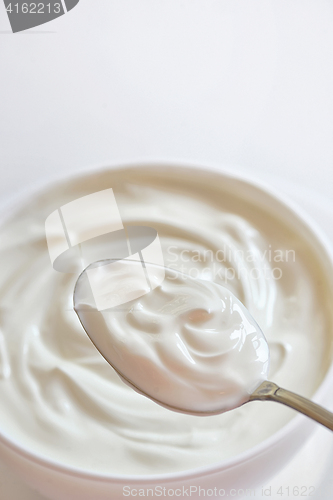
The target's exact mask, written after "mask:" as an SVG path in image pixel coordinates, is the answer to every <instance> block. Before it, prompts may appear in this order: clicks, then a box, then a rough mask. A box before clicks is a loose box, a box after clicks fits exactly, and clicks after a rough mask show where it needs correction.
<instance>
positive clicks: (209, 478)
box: [0, 164, 333, 500]
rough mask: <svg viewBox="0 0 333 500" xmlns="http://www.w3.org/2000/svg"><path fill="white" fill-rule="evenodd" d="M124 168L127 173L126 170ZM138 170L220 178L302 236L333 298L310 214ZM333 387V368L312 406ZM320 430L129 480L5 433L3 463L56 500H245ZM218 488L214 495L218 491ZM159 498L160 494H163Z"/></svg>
mask: <svg viewBox="0 0 333 500" xmlns="http://www.w3.org/2000/svg"><path fill="white" fill-rule="evenodd" d="M120 168H126V166H123V167H120ZM131 168H133V165H131ZM137 168H158V169H168V170H169V171H171V170H172V169H177V173H178V174H179V172H180V171H182V172H183V173H184V175H198V176H205V177H207V175H209V176H211V177H212V178H214V177H215V178H216V183H221V182H222V181H223V185H224V189H225V187H226V186H228V187H230V190H232V191H234V190H235V189H237V192H238V194H240V195H242V196H244V197H245V198H247V199H248V200H252V201H253V202H255V203H256V205H259V206H261V207H262V208H263V209H265V208H267V207H269V210H270V211H271V212H276V213H278V214H279V217H280V218H281V219H283V220H285V221H286V222H287V224H288V225H289V227H291V228H293V229H294V230H295V232H297V233H299V234H301V235H302V237H303V238H305V239H306V240H307V241H308V243H309V245H310V246H312V247H313V248H314V250H315V252H316V254H317V256H318V260H319V261H320V262H321V264H322V266H323V268H325V270H326V277H327V281H328V285H329V287H330V290H331V293H332V297H333V253H332V249H331V247H330V244H329V242H328V240H327V239H326V237H325V235H323V234H322V233H321V232H320V230H319V228H318V227H317V226H316V225H315V224H314V223H313V222H311V221H310V220H309V217H308V215H307V214H304V213H303V212H302V211H301V210H300V209H299V208H297V207H296V206H295V205H294V204H293V203H291V202H290V201H286V200H285V199H283V197H281V196H280V195H279V194H277V193H274V192H273V190H272V189H271V188H268V187H267V186H264V185H262V184H261V183H258V182H257V181H253V180H251V179H246V178H245V177H244V176H240V175H238V176H235V175H232V174H230V173H228V172H222V171H221V170H220V169H217V168H209V169H208V168H206V167H205V168H203V167H198V166H193V165H191V166H186V165H166V164H154V165H148V166H147V165H137ZM25 203H26V201H25ZM7 213H8V212H7ZM332 387H333V366H332V364H331V366H330V368H329V370H328V372H327V374H326V376H325V378H324V380H323V382H322V383H321V385H320V387H319V388H318V390H317V392H316V394H315V395H314V397H313V400H314V401H316V402H318V403H320V404H322V405H324V406H325V397H326V396H327V395H328V393H329V391H330V390H332ZM262 404H265V403H262ZM316 425H318V424H316V423H314V422H312V421H311V420H310V419H308V418H306V417H304V416H302V415H296V416H295V418H293V419H292V420H291V421H290V422H289V423H288V424H286V425H285V426H284V427H283V428H281V429H280V430H279V431H278V432H276V433H275V434H273V435H272V436H271V437H269V438H268V439H266V440H265V441H263V442H261V443H260V444H258V445H257V446H255V447H253V448H251V449H250V450H248V451H246V452H244V453H242V454H240V455H238V456H236V457H233V458H231V459H228V460H224V461H221V462H219V463H216V464H214V465H210V466H207V467H201V468H196V469H192V470H188V471H185V472H178V473H174V474H159V475H145V476H129V475H113V474H109V475H105V474H98V473H87V472H85V471H82V470H80V469H76V468H74V467H69V466H64V465H62V464H60V463H55V462H53V461H52V460H46V459H44V458H41V457H39V456H38V455H37V454H34V453H33V452H32V451H30V450H27V449H24V448H23V447H21V446H20V445H19V444H17V443H15V442H14V440H11V439H9V438H8V437H6V436H5V435H4V434H3V433H2V432H1V429H0V452H1V456H2V457H3V459H4V460H5V461H6V462H7V463H8V464H9V465H10V466H11V467H12V468H13V470H15V471H16V472H17V473H18V474H19V475H20V476H22V478H24V479H25V481H26V482H27V483H28V484H30V485H31V486H33V487H34V488H35V489H36V490H38V491H39V492H41V493H42V494H44V495H45V496H46V497H47V498H50V499H54V500H60V499H61V500H76V499H77V500H110V499H111V498H112V499H118V498H119V499H120V498H123V497H126V496H130V497H132V496H135V493H137V495H138V493H139V492H138V490H139V489H140V488H143V489H145V490H146V489H148V488H152V489H154V488H157V490H156V495H155V496H156V498H158V497H159V496H179V497H187V495H188V496H191V498H200V497H199V493H198V491H199V487H201V488H204V489H205V490H206V491H207V490H212V492H213V494H212V496H213V497H214V498H219V496H220V497H223V496H229V497H230V496H234V497H236V496H237V495H238V496H242V492H243V491H244V496H245V491H246V489H253V488H255V487H257V486H261V485H262V484H264V483H265V482H266V481H267V480H268V479H269V478H270V477H272V476H273V475H274V474H276V473H277V472H278V471H279V470H281V469H282V468H283V467H284V465H286V463H287V462H288V461H289V460H290V459H291V458H292V457H293V455H294V454H295V453H296V452H297V451H298V450H300V448H301V447H302V445H303V444H304V443H305V441H306V440H307V438H308V437H309V435H310V434H311V432H312V431H313V430H314V428H315V426H316ZM0 426H1V421H0ZM222 445H223V444H222V443H221V446H222ZM87 453H89V450H87ZM124 488H125V489H124ZM163 488H166V490H163ZM196 488H197V490H196ZM215 488H216V490H214V489H215ZM132 490H133V491H132ZM169 490H170V491H169ZM219 490H220V492H219ZM160 492H162V494H159V493H160ZM164 492H165V494H164ZM172 493H173V494H172ZM186 493H187V494H186ZM219 493H220V494H219ZM150 496H152V495H150Z"/></svg>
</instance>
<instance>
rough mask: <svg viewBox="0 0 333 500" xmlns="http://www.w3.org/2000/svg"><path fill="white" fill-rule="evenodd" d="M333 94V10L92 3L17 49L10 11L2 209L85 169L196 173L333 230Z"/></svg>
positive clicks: (193, 2) (23, 39)
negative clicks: (187, 169)
mask: <svg viewBox="0 0 333 500" xmlns="http://www.w3.org/2000/svg"><path fill="white" fill-rule="evenodd" d="M332 89H333V3H332V1H331V0H326V1H325V0H279V1H277V0H164V1H162V0H81V1H80V2H79V4H78V5H77V7H75V8H74V9H73V10H72V11H70V12H69V13H68V14H66V15H65V16H63V17H61V18H59V19H57V20H55V21H52V22H50V23H48V24H45V25H43V26H40V27H37V28H34V29H32V30H29V31H27V32H22V33H17V34H15V35H13V34H12V33H11V31H10V25H9V21H8V19H7V17H6V12H5V9H4V6H3V5H2V2H1V3H0V201H3V200H5V199H6V198H7V197H9V196H11V195H13V194H17V193H20V192H22V191H24V190H26V189H28V188H29V187H30V186H31V185H35V183H36V182H38V183H39V182H41V181H45V180H47V179H48V178H51V177H54V176H59V175H61V174H63V173H68V172H71V171H73V172H74V171H78V170H80V169H82V168H89V167H94V166H101V165H107V164H116V163H117V162H128V161H142V160H177V161H179V160H185V161H187V162H191V161H194V162H195V163H202V164H210V165H211V164H213V165H221V166H227V167H228V168H233V169H235V170H238V171H246V172H247V173H250V174H252V175H254V176H256V177H258V178H260V179H263V180H266V181H269V182H271V183H273V184H275V185H278V186H282V185H284V186H286V185H288V189H287V190H288V191H289V193H290V194H291V195H293V194H295V197H296V198H297V196H298V197H300V196H301V197H302V200H303V205H304V206H305V207H306V205H307V200H308V201H309V204H310V201H311V203H312V204H318V203H319V202H320V203H321V204H324V205H325V207H326V208H325V210H326V217H327V221H326V228H328V226H329V224H328V221H329V220H330V219H329V215H328V216H327V213H328V212H329V210H330V207H331V204H330V203H331V202H330V198H331V199H332V180H333V91H332ZM330 213H332V212H330ZM320 222H321V221H320V220H319V223H320ZM327 436H329V435H328V434H327ZM307 463H309V462H307ZM3 481H5V482H6V481H7V483H8V484H7V483H6V484H7V486H6V487H8V492H7V493H6V500H18V499H19V495H23V497H24V500H30V496H29V493H28V492H26V493H22V492H21V489H22V487H21V486H20V485H16V486H15V485H14V486H13V484H14V483H15V478H14V479H13V478H12V477H11V476H7V479H3ZM9 483H10V484H9ZM3 484H4V483H3ZM4 487H5V486H2V488H4ZM0 488H1V483H0ZM11 488H12V489H11ZM13 488H14V489H13ZM15 488H17V489H16V490H15ZM20 488H21V489H20ZM22 491H23V490H22ZM327 491H328V490H327V489H326V493H327ZM331 491H332V490H331ZM19 492H21V493H19ZM2 493H3V489H2ZM31 495H32V496H31V499H34V500H35V499H37V496H36V495H35V494H31ZM23 497H22V498H23ZM1 498H2V497H1ZM322 498H324V497H322ZM327 498H329V497H327ZM325 500H326V498H325Z"/></svg>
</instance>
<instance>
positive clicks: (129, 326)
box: [74, 261, 269, 414]
mask: <svg viewBox="0 0 333 500" xmlns="http://www.w3.org/2000/svg"><path fill="white" fill-rule="evenodd" d="M140 264H141V263H138V262H132V266H133V267H134V268H135V267H136V266H140ZM111 266H112V268H114V267H115V266H116V267H117V269H116V271H114V274H115V273H116V274H117V280H118V281H119V286H122V287H124V288H126V289H129V288H130V287H131V285H133V278H132V276H131V273H128V262H127V263H124V261H120V262H117V263H114V262H112V263H111ZM108 267H109V266H108V264H107V263H106V265H101V266H100V267H99V271H100V274H101V279H103V277H104V275H105V274H106V273H107V269H108ZM152 268H153V266H150V270H152ZM103 271H104V273H103ZM156 271H157V272H156V274H157V275H158V274H159V268H158V267H157V268H156ZM152 275H153V273H152V272H150V276H151V278H152ZM157 280H158V276H157ZM158 283H159V280H158ZM74 308H75V310H76V312H77V314H78V316H79V318H80V320H81V323H82V325H83V326H84V328H85V330H86V331H87V333H88V335H89V337H90V338H91V340H92V341H93V343H94V344H95V345H96V347H97V348H98V349H99V351H100V352H101V353H102V354H103V356H104V357H105V359H107V361H108V362H109V363H110V364H111V365H112V366H113V367H114V368H115V369H116V370H117V371H118V372H119V373H120V374H121V375H122V377H123V378H125V380H126V381H127V382H129V383H130V385H132V386H134V388H136V389H137V390H139V391H140V392H142V393H143V394H146V395H147V396H149V397H150V398H151V399H153V400H155V401H157V402H159V403H160V404H162V405H164V406H167V407H171V408H172V409H178V410H182V411H184V412H186V413H192V414H195V413H207V414H213V413H220V412H224V411H228V410H231V409H233V408H236V407H238V406H241V405H242V404H243V403H245V402H247V401H248V400H249V397H250V395H251V394H252V392H253V391H254V390H255V389H256V388H257V387H259V385H260V384H261V383H262V382H263V381H264V380H266V379H267V373H268V366H269V350H268V345H267V342H266V340H265V337H264V335H263V333H262V332H261V330H260V328H259V326H258V325H257V324H256V322H255V321H254V319H253V318H252V317H251V315H250V314H249V312H248V311H247V309H246V308H245V307H244V306H243V304H242V303H241V302H240V301H239V300H238V299H237V298H236V297H235V296H234V295H233V294H232V293H231V292H230V291H229V290H228V289H226V288H224V287H222V286H220V285H217V284H216V283H212V282H210V281H203V280H195V279H192V278H190V277H189V276H186V275H183V274H181V273H179V272H175V271H171V270H166V276H165V278H164V280H163V282H162V284H159V285H158V286H157V287H154V289H153V290H152V291H150V292H149V293H147V294H145V295H143V296H141V297H140V298H138V299H134V300H132V301H130V302H127V304H124V305H123V306H122V307H113V308H110V309H106V310H102V311H98V310H97V308H96V304H95V300H94V295H93V293H92V289H91V286H90V283H89V279H88V276H87V273H86V272H84V273H83V274H81V276H80V278H79V280H78V282H77V284H76V288H75V301H74Z"/></svg>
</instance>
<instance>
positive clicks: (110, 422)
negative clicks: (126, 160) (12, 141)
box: [0, 168, 332, 475]
mask: <svg viewBox="0 0 333 500" xmlns="http://www.w3.org/2000/svg"><path fill="white" fill-rule="evenodd" d="M108 187H111V188H112V189H113V191H114V194H115V196H116V199H117V204H118V207H119V211H120V215H121V218H122V220H123V222H124V225H132V226H133V225H134V226H135V225H138V226H150V227H152V228H154V229H156V231H157V232H158V235H159V238H160V241H161V244H162V249H163V255H164V260H165V265H166V267H173V268H175V269H179V270H180V271H181V272H183V273H184V274H187V275H190V276H192V277H193V278H195V279H204V280H206V281H209V282H211V285H209V286H213V283H214V282H215V283H218V284H220V285H222V286H226V287H227V288H228V289H230V291H231V292H232V293H233V294H234V295H235V296H236V297H237V299H239V300H240V301H241V302H242V303H243V304H244V305H245V307H246V308H247V309H248V310H249V312H250V313H251V315H252V316H253V317H254V319H255V320H256V322H257V323H258V324H259V325H260V327H261V328H262V330H263V332H265V337H266V339H267V342H268V344H269V348H270V352H271V362H270V370H269V379H272V378H274V381H275V382H276V383H277V384H278V385H280V386H282V387H286V388H288V389H290V390H292V391H294V392H296V393H299V394H302V395H304V396H306V397H311V396H312V395H313V393H314V391H315V390H316V388H317V387H318V385H319V384H320V382H321V380H322V379H323V376H324V375H325V373H326V371H327V367H328V365H329V363H330V346H331V338H330V334H329V332H330V331H331V326H332V311H331V304H330V293H329V291H328V290H329V288H328V287H329V285H328V281H327V278H326V275H325V270H324V269H323V267H322V264H321V263H320V262H319V259H318V256H317V254H316V253H315V251H314V250H313V249H312V247H311V244H310V243H309V241H308V240H306V239H305V238H304V237H303V236H302V235H301V233H300V232H297V231H296V232H295V228H294V227H292V228H291V227H289V225H288V221H286V222H283V221H281V220H280V219H279V216H278V215H277V214H276V213H275V212H274V213H273V212H271V211H270V208H269V206H268V205H267V206H265V207H262V206H260V205H259V204H258V203H257V200H255V199H253V198H252V199H250V198H247V196H246V193H245V191H244V190H243V191H242V192H240V191H239V190H237V189H238V188H237V185H234V188H232V187H230V184H228V183H226V181H225V178H224V177H221V176H219V175H214V174H212V173H208V172H204V173H202V172H200V171H198V172H196V171H193V170H192V171H190V172H189V171H182V170H179V169H176V168H174V169H172V168H168V169H165V170H163V169H154V168H141V169H134V168H133V169H130V168H129V169H128V168H127V169H119V170H110V171H105V172H96V173H93V174H91V175H89V176H82V177H79V178H75V179H72V180H70V181H67V182H66V183H60V184H59V185H55V186H52V187H50V188H49V189H47V190H45V191H43V192H41V193H40V194H38V195H35V196H34V197H33V198H32V199H31V200H30V201H29V202H28V203H26V204H25V205H24V206H22V208H21V209H20V210H19V211H17V212H16V213H15V214H14V215H13V216H12V217H11V218H10V219H8V220H7V222H5V223H4V224H3V225H2V226H1V228H0V241H1V248H0V397H1V407H2V412H1V416H0V430H1V432H2V433H4V434H5V435H7V436H9V437H10V438H11V439H13V440H15V441H16V442H17V443H19V445H20V446H23V447H25V448H27V449H30V450H32V451H34V452H35V453H38V454H39V455H41V456H44V457H48V458H50V459H52V460H54V461H57V462H59V463H62V464H67V465H69V466H71V467H75V468H81V469H84V470H88V471H93V472H97V473H105V474H138V475H140V474H157V473H169V472H175V471H182V470H187V469H190V468H193V467H200V466H205V465H209V464H212V463H216V462H218V461H220V460H223V459H225V458H228V457H232V456H234V455H236V454H238V453H240V452H242V451H244V450H247V449H249V448H250V447H252V446H254V445H255V444H257V443H259V442H260V441H262V440H264V439H265V438H266V437H268V436H270V435H272V434H273V433H274V432H275V431H277V430H278V429H280V428H281V427H282V426H283V425H285V424H286V423H287V422H288V421H289V420H290V419H291V418H292V417H293V416H294V412H292V410H289V409H288V408H285V407H283V406H282V405H281V406H277V405H270V404H269V403H267V404H265V405H262V404H260V403H256V402H254V403H251V405H250V404H249V405H248V404H246V405H244V406H242V407H240V408H237V409H235V410H233V411H232V412H226V413H224V414H221V415H216V416H212V417H208V418H202V417H199V416H192V415H186V414H181V413H176V412H171V411H169V410H167V409H165V408H163V407H161V406H159V405H157V404H155V403H154V402H152V401H150V400H149V399H148V398H146V397H143V396H142V395H140V394H138V393H136V392H135V391H133V390H132V389H131V388H129V387H127V386H126V385H125V384H124V383H123V382H122V381H121V380H120V379H119V377H118V375H117V374H116V372H115V371H114V370H113V369H112V368H111V367H110V365H109V364H108V363H107V362H106V360H105V359H104V358H103V357H102V356H101V355H100V353H99V352H98V350H97V349H96V348H95V346H94V345H93V344H92V342H91V341H90V339H89V338H88V336H87V335H86V333H85V332H84V331H83V328H82V325H81V324H80V322H79V320H78V317H77V315H76V313H75V311H74V310H73V302H72V301H73V289H74V285H75V282H76V280H77V276H75V275H69V274H68V275H67V274H61V273H57V272H55V271H54V270H53V269H52V267H51V265H50V260H49V255H48V250H47V245H46V241H45V233H44V224H45V220H46V218H47V217H48V216H49V214H50V213H52V212H53V211H54V210H56V209H57V208H58V207H59V206H61V205H63V204H65V203H68V202H70V201H72V200H74V199H77V198H79V197H81V196H85V195H87V194H90V193H93V192H97V191H99V190H102V189H106V188H108ZM238 187H239V186H238ZM239 189H240V187H239ZM289 250H293V252H294V255H295V259H294V258H290V259H288V258H286V256H287V252H288V251H289ZM193 251H195V253H193ZM271 255H272V256H278V255H280V260H279V261H275V260H274V257H272V258H271V257H270V256H271ZM290 255H292V254H290ZM248 256H250V258H248ZM275 267H279V268H280V269H281V271H282V276H281V277H280V278H279V279H275V277H274V272H273V270H274V268H275ZM232 270H234V276H233V272H232ZM145 300H146V299H145ZM147 300H148V296H147ZM149 300H150V299H149ZM145 307H147V308H148V303H146V304H145ZM197 308H198V304H195V309H197ZM200 308H202V304H200ZM205 310H209V309H208V308H206V307H205ZM149 311H152V308H149ZM149 311H148V309H147V311H146V312H147V314H148V313H149ZM118 320H119V318H118ZM143 320H144V316H143V315H140V314H139V312H136V313H135V314H134V315H133V316H132V318H130V317H128V318H127V322H130V321H132V324H133V325H135V330H138V331H139V330H140V321H141V322H142V321H143ZM190 325H192V328H194V329H195V327H194V326H193V323H191V322H190V321H189V322H188V328H189V327H190ZM133 328H134V327H133ZM150 328H151V329H152V330H151V336H152V337H153V336H154V328H155V327H154V323H153V322H152V323H151V324H150ZM185 334H186V335H187V333H185ZM206 347H208V346H206ZM272 406H273V407H272ZM87 450H88V451H87Z"/></svg>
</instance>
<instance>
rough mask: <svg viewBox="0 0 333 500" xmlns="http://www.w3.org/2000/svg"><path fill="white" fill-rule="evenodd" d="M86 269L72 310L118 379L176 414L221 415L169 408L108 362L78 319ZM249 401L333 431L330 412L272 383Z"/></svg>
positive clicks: (102, 263)
mask: <svg viewBox="0 0 333 500" xmlns="http://www.w3.org/2000/svg"><path fill="white" fill-rule="evenodd" d="M113 261H114V260H113V259H108V260H104V261H100V262H97V263H94V264H92V265H91V266H88V268H87V269H89V268H93V267H94V266H96V265H97V266H98V267H102V266H103V265H105V264H108V263H110V262H113ZM135 264H136V265H139V262H137V261H135ZM149 266H150V264H149ZM152 266H154V267H155V268H157V269H159V270H161V269H162V267H161V266H157V265H155V264H152ZM87 269H85V270H84V271H83V272H82V273H81V275H80V276H79V278H78V280H77V282H76V285H75V288H74V293H73V305H74V310H75V312H76V314H77V315H78V318H79V320H80V322H81V324H82V327H83V328H84V330H85V332H86V333H87V335H88V337H89V338H90V340H91V341H92V342H93V344H94V345H95V347H96V348H97V349H98V351H99V352H100V353H101V354H102V356H103V357H104V358H105V359H106V361H107V362H108V363H109V364H110V365H111V366H112V368H113V369H114V370H115V371H116V372H117V373H118V375H119V376H120V378H121V379H122V380H123V381H124V382H125V383H126V384H127V385H129V386H130V387H132V388H133V389H134V390H135V391H136V392H139V393H140V394H142V395H144V396H146V397H148V398H149V399H151V400H153V401H155V402H156V403H158V404H159V405H161V406H164V407H165V408H168V409H170V410H173V411H177V412H180V413H188V414H192V415H198V416H209V415H216V414H219V413H223V410H220V411H214V412H204V411H203V412H198V411H189V410H187V409H184V408H180V407H174V406H170V405H168V404H165V403H164V402H163V401H160V400H157V399H156V398H154V397H152V396H151V395H149V394H148V393H146V392H144V391H143V390H142V389H141V388H139V387H137V386H136V385H135V381H133V380H129V379H128V378H127V377H126V376H125V375H124V374H123V373H121V372H120V371H119V369H118V368H116V367H115V366H113V364H112V363H111V362H110V360H109V359H108V357H107V355H106V354H105V352H102V351H101V349H100V348H99V347H97V346H96V343H95V342H94V340H93V338H92V336H91V335H90V333H89V332H88V331H87V330H86V328H85V327H84V325H83V323H82V321H81V318H80V308H78V307H77V303H78V300H77V299H78V298H77V289H78V287H77V284H78V282H79V281H80V280H81V279H82V278H83V277H85V273H86V271H87ZM172 271H173V272H175V271H174V270H172ZM180 274H181V273H180ZM191 279H192V278H191ZM250 401H275V402H277V403H281V404H283V405H285V406H288V407H290V408H292V409H294V410H296V411H298V412H300V413H303V414H304V415H306V416H307V417H309V418H311V419H312V420H315V421H316V422H318V423H320V424H322V425H323V426H325V427H327V428H328V429H330V430H333V413H331V412H330V411H328V410H326V409H325V408H323V407H322V406H320V405H318V404H316V403H314V402H312V401H310V400H309V399H307V398H304V397H302V396H299V395H298V394H295V393H293V392H290V391H288V390H285V389H282V388H281V387H279V386H278V385H276V384H275V383H273V382H269V381H264V382H263V383H262V384H261V385H260V386H259V387H258V388H257V389H256V390H255V391H254V392H253V393H252V394H251V396H250V397H249V400H248V401H247V402H250Z"/></svg>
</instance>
